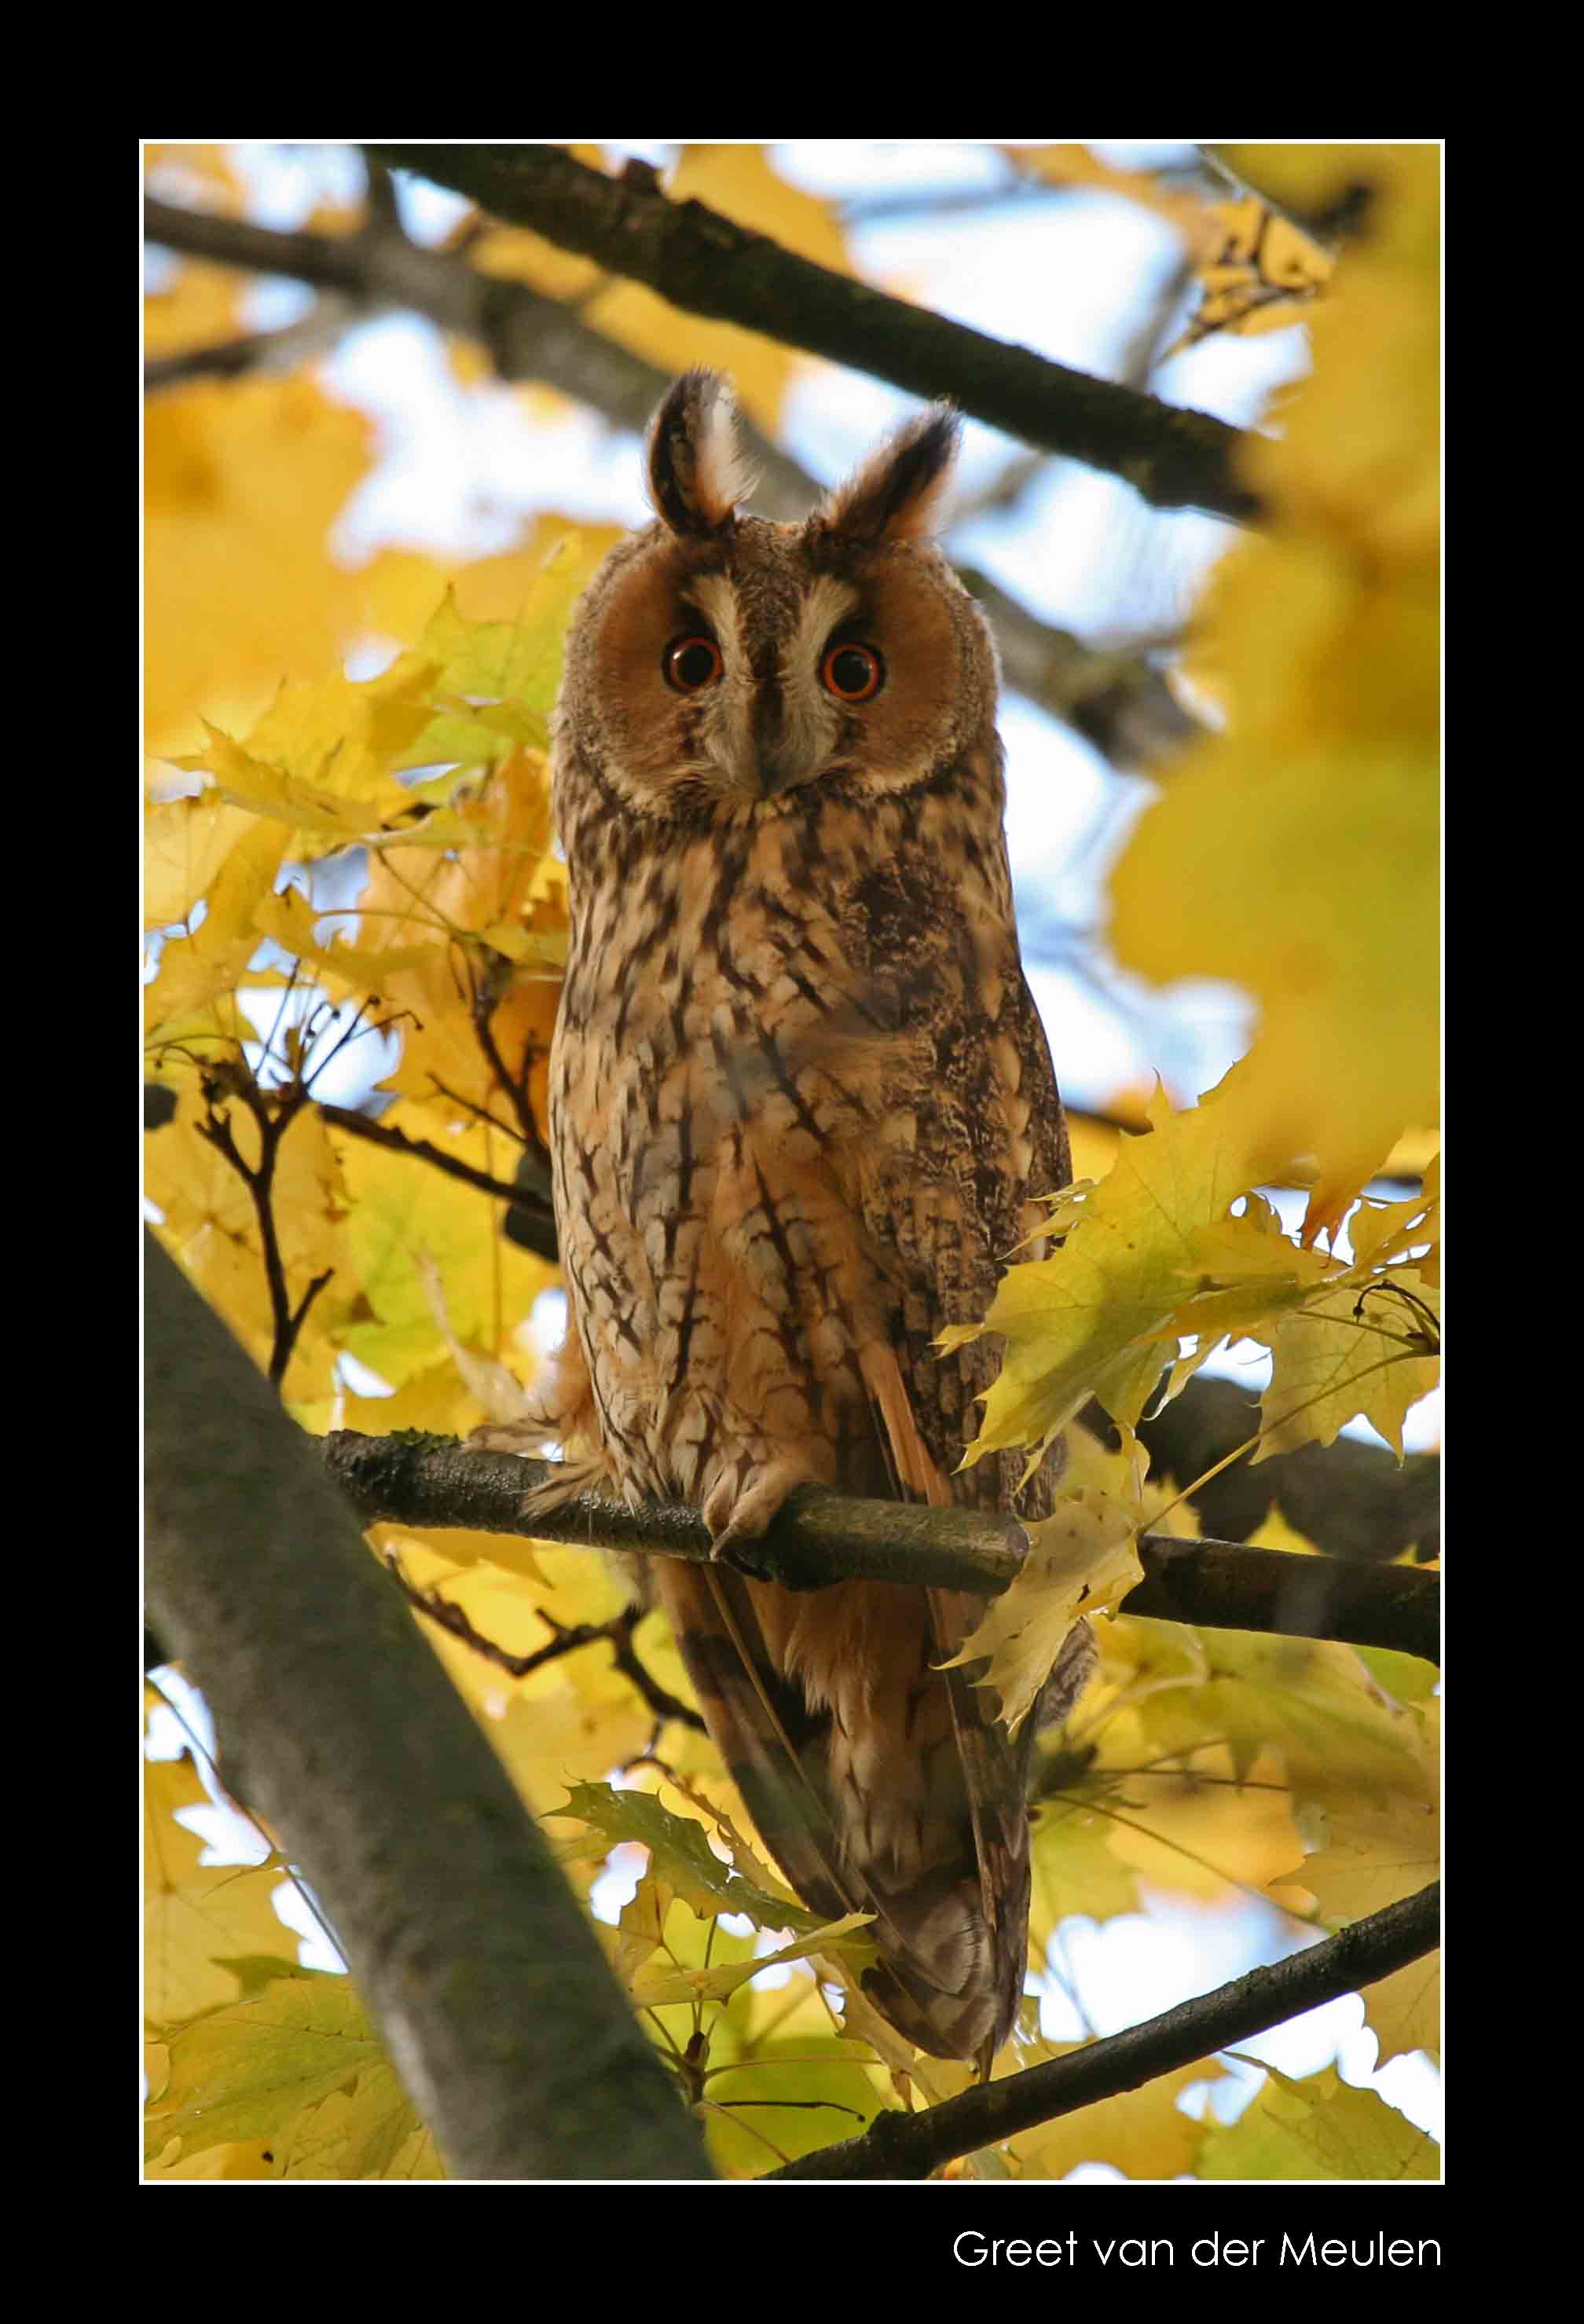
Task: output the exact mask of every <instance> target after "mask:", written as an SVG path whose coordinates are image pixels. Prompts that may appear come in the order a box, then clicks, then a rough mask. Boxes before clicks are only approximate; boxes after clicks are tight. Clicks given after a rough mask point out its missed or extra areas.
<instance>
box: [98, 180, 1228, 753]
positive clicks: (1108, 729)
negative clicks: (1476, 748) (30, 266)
mask: <svg viewBox="0 0 1584 2324" xmlns="http://www.w3.org/2000/svg"><path fill="white" fill-rule="evenodd" d="M143 225H144V231H145V233H146V234H147V235H149V238H150V239H151V240H152V241H154V242H157V243H161V244H163V245H164V246H165V247H166V248H168V249H170V250H177V251H180V252H182V253H184V254H186V255H188V256H190V257H195V258H203V259H206V260H207V261H209V262H210V263H214V264H216V265H226V266H236V267H244V268H247V269H249V270H250V271H253V272H259V273H264V274H281V275H286V276H289V277H290V278H292V279H293V280H296V281H304V282H314V283H318V285H319V286H320V287H321V288H325V287H328V288H331V289H338V290H341V291H351V292H352V293H354V294H355V304H352V305H349V306H348V309H347V311H348V314H349V315H350V314H352V313H361V314H362V315H364V316H366V315H368V314H370V313H373V312H376V311H379V310H381V309H385V308H389V307H391V306H392V305H395V304H401V305H403V306H405V307H407V308H408V309H410V310H411V311H412V312H413V313H415V314H420V315H424V316H426V317H427V318H428V319H429V321H431V322H432V323H434V324H436V325H437V327H439V328H440V329H442V330H447V331H453V332H456V333H457V334H459V335H460V336H462V337H467V338H472V339H474V340H476V341H477V342H478V344H479V345H480V346H483V348H484V349H485V351H486V352H487V353H488V354H489V355H490V357H491V359H492V361H493V364H494V366H495V370H496V373H497V375H498V376H499V377H500V378H502V379H503V380H507V381H511V380H520V379H535V380H540V381H542V382H543V383H545V384H546V385H547V386H548V387H552V388H554V389H555V390H556V391H557V393H559V394H562V395H566V396H570V397H572V398H573V399H574V400H575V401H578V402H580V403H585V404H588V405H590V406H592V408H593V409H594V410H596V411H599V412H601V413H602V414H603V416H604V418H605V419H607V420H610V421H611V423H612V426H614V427H618V428H625V429H630V430H631V431H632V432H633V433H634V434H637V435H641V434H642V433H643V430H644V429H646V428H647V427H648V425H649V420H651V418H652V417H653V415H654V410H655V407H656V405H657V404H658V402H659V400H660V398H661V396H662V395H664V393H665V392H666V390H667V388H668V387H669V385H670V384H671V379H670V374H668V373H667V372H664V371H662V370H660V369H659V367H658V365H657V364H651V363H648V362H646V361H645V359H644V358H643V356H641V355H632V354H631V353H630V352H629V350H628V349H627V348H625V347H623V346H618V345H617V343H616V342H615V341H614V340H613V339H609V338H606V337H604V336H603V334H602V333H601V332H599V331H598V330H596V329H594V327H593V326H592V325H591V324H589V323H586V322H585V321H584V320H583V318H581V317H580V316H578V315H576V314H575V313H574V312H573V311H572V310H571V309H570V308H568V307H566V306H564V305H562V304H561V302H560V301H559V300H554V299H547V298H545V297H544V296H542V295H541V293H540V292H539V291H534V290H532V289H530V287H529V285H528V284H526V283H520V282H509V281H501V280H499V279H498V278H495V277H493V276H489V275H482V274H478V273H475V272H474V269H473V267H472V266H471V265H470V264H469V263H468V262H467V260H466V259H465V257H464V256H463V255H462V254H460V253H459V252H457V251H455V250H451V251H431V250H422V249H419V248H417V247H416V246H415V245H414V244H411V243H408V242H402V243H401V245H400V246H399V247H398V248H396V249H394V250H392V249H391V248H390V247H389V246H388V245H387V244H384V243H382V241H381V240H380V239H379V238H378V237H376V236H369V235H339V236H333V235H315V234H308V233H295V234H287V233H282V232H280V231H278V230H277V229H275V228H273V227H270V226H252V225H249V224H248V223H247V221H246V220H244V219H239V218H229V217H216V216H215V215H213V214H212V213H210V212H207V211H203V210H189V209H182V208H179V207H177V206H176V205H175V204H173V203H170V202H162V201H160V200H157V199H155V198H153V197H152V196H151V197H150V198H148V199H147V200H145V202H144V205H143ZM381 285H382V286H384V287H383V288H382V289H381V288H380V287H379V286H381ZM309 319H310V320H311V319H312V318H309ZM203 352H204V351H202V350H198V351H197V352H196V353H195V355H193V356H192V357H191V358H190V362H191V364H192V366H193V368H194V369H195V370H198V371H201V370H204V369H208V368H212V366H210V365H207V364H203V363H201V362H200V361H199V356H200V355H202V354H203ZM167 360H168V361H169V362H170V363H172V364H181V363H186V362H188V361H189V358H186V357H170V358H168V359H167ZM153 368H154V367H153V366H152V365H151V366H150V370H151V372H152V371H153ZM179 375H180V374H178V376H179ZM151 383H153V382H152V381H151ZM742 433H743V444H744V450H745V452H746V453H747V456H748V459H749V463H750V465H751V466H752V467H753V468H754V469H755V470H756V471H757V473H758V476H759V485H758V488H757V491H756V493H755V502H756V505H757V506H759V507H760V508H762V509H763V510H764V511H765V512H766V513H767V514H769V515H771V516H775V517H781V518H791V517H795V516H800V515H802V514H803V513H804V512H805V511H806V510H807V509H808V508H810V507H812V506H813V504H814V503H815V501H817V500H818V499H819V497H820V495H821V493H822V491H823V487H822V486H821V484H819V483H818V482H817V481H816V480H815V478H814V477H813V476H811V475H808V473H807V472H806V470H805V469H804V468H802V467H800V466H798V464H797V461H796V460H794V459H792V458H790V457H789V456H788V455H787V453H785V452H783V451H782V450H781V448H780V447H779V446H778V445H777V444H775V443H773V442H772V441H771V439H770V438H769V437H767V436H764V435H762V434H761V433H760V430H759V429H757V428H756V427H754V426H753V424H752V422H751V421H749V420H745V421H744V424H743V430H742ZM962 580H963V583H964V586H966V587H967V588H968V589H969V590H970V592H971V593H972V595H974V596H975V597H977V598H978V599H979V601H980V603H981V605H982V606H983V607H984V610H985V613H986V614H987V616H988V617H989V620H990V626H991V627H992V629H993V630H994V631H995V633H996V641H997V643H998V645H999V648H1000V652H1001V667H1002V670H1003V672H1004V674H1005V677H1006V680H1007V683H1008V686H1010V687H1014V688H1015V689H1016V691H1017V692H1018V693H1019V694H1023V695H1026V696H1027V697H1028V699H1029V700H1030V701H1031V702H1035V703H1036V704H1037V705H1039V706H1040V708H1041V709H1044V710H1047V711H1049V712H1050V714H1051V715H1052V716H1053V717H1056V718H1061V719H1064V720H1065V721H1066V722H1067V723H1068V724H1071V725H1073V727H1075V728H1076V729H1077V731H1078V732H1079V733H1081V734H1082V735H1083V736H1084V737H1085V738H1086V739H1087V740H1088V741H1090V742H1092V743H1093V744H1094V745H1095V747H1096V749H1097V750H1100V751H1101V752H1104V753H1105V755H1106V756H1107V757H1108V758H1114V759H1117V760H1118V761H1120V762H1121V763H1122V764H1124V765H1132V764H1136V763H1138V762H1141V761H1153V760H1155V759H1156V758H1158V757H1160V756H1161V755H1162V754H1163V753H1164V752H1167V751H1170V750H1173V749H1174V748H1175V747H1176V746H1177V745H1178V744H1179V743H1181V742H1185V741H1188V740H1190V739H1191V738H1192V736H1193V735H1194V734H1195V733H1198V731H1199V727H1198V722H1197V721H1196V720H1195V719H1193V717H1192V716H1191V715H1190V714H1189V713H1188V712H1187V711H1186V710H1185V709H1184V708H1183V705H1182V704H1181V703H1180V702H1179V701H1178V699H1177V697H1176V696H1175V695H1174V693H1173V691H1172V689H1171V687H1170V685H1169V684H1168V683H1167V680H1166V678H1165V674H1164V673H1163V672H1162V671H1161V670H1159V669H1156V667H1155V665H1154V664H1153V663H1152V662H1151V661H1150V659H1148V657H1147V655H1146V654H1145V653H1143V652H1140V651H1137V650H1119V651H1117V652H1114V653H1112V652H1101V651H1100V650H1097V649H1095V648H1093V647H1090V646H1086V645H1084V644H1083V643H1082V641H1081V640H1080V639H1078V638H1076V637H1074V636H1073V632H1071V631H1070V630H1064V629H1061V628H1059V627H1057V626H1056V625H1054V624H1053V623H1050V622H1042V621H1041V620H1040V619H1039V618H1038V616H1037V615H1036V614H1034V613H1030V612H1029V610H1028V608H1027V606H1026V605H1023V604H1019V602H1018V600H1017V599H1016V598H1015V597H1013V596H1011V595H1008V592H1007V591H1006V590H1004V589H1002V588H1001V587H1000V586H999V585H998V584H997V583H995V582H993V581H991V580H990V579H989V577H988V576H985V575H982V574H979V573H976V572H972V571H966V570H965V571H963V572H962Z"/></svg>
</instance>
